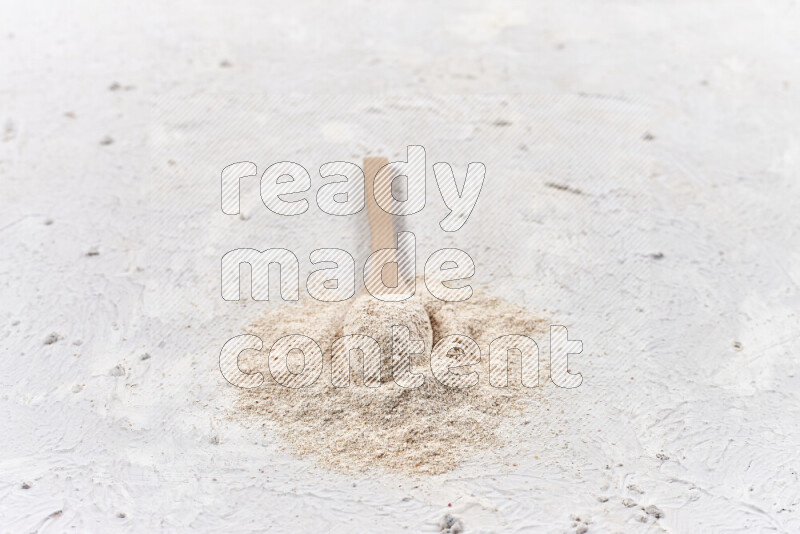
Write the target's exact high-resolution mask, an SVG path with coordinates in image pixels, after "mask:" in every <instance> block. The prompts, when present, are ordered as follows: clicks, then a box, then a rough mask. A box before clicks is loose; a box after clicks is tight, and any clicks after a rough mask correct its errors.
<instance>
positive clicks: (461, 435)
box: [233, 291, 549, 474]
mask: <svg viewBox="0 0 800 534" xmlns="http://www.w3.org/2000/svg"><path fill="white" fill-rule="evenodd" d="M422 293H423V294H422V295H416V296H414V297H412V298H411V299H409V300H407V301H403V302H398V303H387V302H382V301H378V300H377V299H374V298H373V297H371V296H370V295H362V296H360V297H358V298H356V299H354V300H350V301H346V302H342V303H324V302H318V301H308V302H306V303H304V304H299V305H298V304H294V305H286V306H282V307H280V308H278V309H277V310H275V311H272V312H270V313H266V314H265V315H264V316H263V317H261V319H260V320H259V321H258V322H257V323H255V324H253V325H251V328H249V329H248V333H251V334H254V335H257V336H259V337H261V339H262V340H263V342H264V347H265V349H264V350H263V351H261V352H255V351H248V353H245V354H243V355H242V357H240V359H239V365H240V367H241V369H242V370H243V371H244V372H253V371H259V372H261V373H262V374H263V375H264V378H265V383H264V384H263V385H262V387H260V388H258V389H253V390H245V389H241V390H236V391H237V395H238V398H237V403H236V406H235V411H234V412H233V417H235V418H236V419H239V420H241V421H243V422H245V423H246V424H253V425H259V426H261V425H262V424H263V423H264V422H269V423H271V428H272V429H273V430H275V431H277V432H278V433H279V435H280V436H281V437H282V438H283V440H284V443H286V445H287V446H288V448H289V449H290V450H291V451H292V452H293V453H294V454H296V455H298V456H300V457H307V456H308V457H311V458H313V459H314V460H316V461H317V462H319V463H320V464H321V465H323V466H325V467H328V468H332V469H336V470H344V471H350V470H366V469H374V468H377V469H384V470H390V471H397V472H402V473H407V474H436V473H442V472H445V471H448V470H450V469H452V468H454V467H456V466H457V465H458V464H459V463H460V462H461V461H463V460H465V459H468V458H470V457H471V456H474V454H475V453H476V452H477V451H479V450H482V449H487V448H490V447H491V448H496V447H499V446H502V445H504V444H506V443H509V442H511V441H512V440H513V434H512V433H510V432H509V430H508V429H507V425H505V423H506V422H508V420H509V418H511V417H514V416H515V415H519V413H520V410H522V409H523V408H524V407H525V406H526V405H527V406H529V407H531V409H534V410H541V409H542V407H541V405H542V404H543V403H544V402H545V401H546V399H545V396H544V395H543V393H542V389H541V388H540V387H535V388H524V387H522V386H521V380H520V378H521V368H520V358H519V357H517V356H514V355H513V354H512V355H511V356H510V357H509V358H508V360H509V365H508V377H509V380H508V384H509V385H508V387H505V388H496V387H493V386H491V385H490V381H489V344H490V343H491V342H492V340H494V339H495V338H497V337H499V336H502V335H506V334H523V335H526V336H529V337H531V338H533V339H538V340H543V339H545V336H546V335H547V334H546V333H547V331H548V326H547V325H548V323H547V322H546V321H545V320H544V319H542V318H540V317H537V316H536V315H534V314H532V313H530V312H528V311H526V310H524V309H522V308H520V307H519V306H515V305H513V304H510V303H508V302H505V301H502V300H500V299H498V298H497V297H494V296H491V295H489V294H487V293H483V292H479V291H475V293H474V294H473V296H472V297H471V298H470V299H469V300H467V301H464V302H455V303H446V302H442V301H439V300H436V299H435V298H433V297H431V296H430V295H428V294H427V292H422ZM398 323H399V324H403V325H405V326H406V327H408V330H409V333H410V334H411V335H410V340H411V343H414V341H417V342H419V341H421V342H423V343H424V350H423V352H422V353H421V354H414V355H412V357H411V358H410V371H411V373H414V374H417V375H422V378H424V381H423V382H422V383H421V384H422V385H420V386H419V387H416V388H406V387H401V386H400V385H398V384H397V383H396V382H395V380H394V379H393V377H392V372H391V367H390V362H391V346H392V341H393V340H392V334H391V332H392V329H391V327H392V325H394V324H398ZM289 334H303V335H306V336H308V337H311V338H312V339H314V340H315V341H316V342H317V344H318V345H319V346H320V348H321V349H322V351H323V372H322V375H321V376H320V378H319V379H318V380H317V381H316V382H315V383H314V384H313V385H310V386H308V387H304V388H302V389H291V388H286V387H283V386H280V385H278V384H277V383H276V382H275V381H274V380H273V379H272V378H271V375H270V372H269V365H268V363H267V360H268V354H269V347H271V346H272V344H273V343H274V342H275V341H276V340H278V339H280V338H281V337H283V336H286V335H289ZM348 334H361V335H366V336H369V337H371V338H373V339H374V340H375V341H377V342H378V345H380V348H381V350H382V355H381V360H380V361H381V373H380V382H377V383H371V384H366V383H365V382H364V380H363V379H362V377H364V376H366V373H365V368H364V367H363V362H362V361H361V356H360V355H359V354H358V352H359V351H356V350H354V351H351V355H350V362H349V364H350V365H349V371H350V372H349V375H350V381H349V387H336V386H334V385H333V382H334V376H333V375H334V374H335V373H336V370H335V369H332V365H331V364H332V352H333V351H332V350H331V348H332V345H333V343H334V341H335V340H336V339H337V338H339V337H340V336H343V335H348ZM452 334H462V335H465V336H468V337H469V338H471V339H472V340H473V341H474V343H476V344H477V345H478V346H479V348H480V361H479V363H477V364H475V365H472V366H471V367H470V368H469V370H470V371H474V372H477V374H478V376H479V380H478V383H477V385H474V386H472V387H467V388H450V387H446V386H444V385H442V384H441V383H440V382H439V381H438V380H437V379H435V378H434V376H433V374H432V371H431V364H430V352H431V347H432V346H433V345H434V344H435V343H436V342H437V341H438V340H440V339H441V338H443V337H445V336H448V335H452ZM452 352H453V353H457V352H458V351H457V350H453V351H452ZM511 352H512V353H513V352H514V351H511ZM531 357H535V355H532V356H531ZM337 361H338V360H337ZM300 367H301V366H300ZM340 371H341V372H342V373H344V375H347V368H346V367H345V368H344V369H340ZM539 373H540V375H541V377H540V379H539V384H542V385H543V384H545V383H547V382H549V380H546V378H547V377H548V376H549V374H548V373H549V369H548V367H547V361H546V360H545V359H544V358H543V357H542V355H541V354H539ZM345 378H346V376H345ZM339 383H340V384H341V382H339ZM344 383H345V384H347V383H348V382H347V381H346V380H345V382H344ZM367 385H370V387H367ZM504 425H505V426H504Z"/></svg>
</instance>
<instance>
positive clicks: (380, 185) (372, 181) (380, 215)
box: [364, 157, 397, 287]
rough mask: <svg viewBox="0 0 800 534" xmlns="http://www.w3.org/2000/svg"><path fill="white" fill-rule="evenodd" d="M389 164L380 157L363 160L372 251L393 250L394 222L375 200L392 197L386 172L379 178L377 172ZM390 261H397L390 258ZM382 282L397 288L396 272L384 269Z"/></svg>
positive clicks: (394, 258)
mask: <svg viewBox="0 0 800 534" xmlns="http://www.w3.org/2000/svg"><path fill="white" fill-rule="evenodd" d="M388 164H389V160H388V159H386V158H382V157H371V158H364V180H365V181H364V187H365V190H364V193H365V195H366V204H367V217H368V218H369V234H370V239H371V241H372V251H373V252H374V251H376V250H380V249H384V248H388V249H393V248H394V245H395V243H394V220H393V217H392V215H391V214H390V213H386V212H385V211H383V210H382V209H381V208H380V206H378V204H377V202H375V198H381V199H388V198H390V197H391V195H392V188H391V182H390V181H389V176H388V173H387V170H385V169H384V171H383V172H381V175H380V176H377V175H378V171H380V170H381V169H382V168H383V167H385V166H386V165H388ZM390 261H394V262H396V261H397V258H396V257H392V259H391V260H390ZM384 274H385V275H386V276H385V277H384V282H385V283H386V285H387V286H388V287H394V286H397V270H396V269H394V268H391V267H389V268H388V269H386V271H385V273H384Z"/></svg>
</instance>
